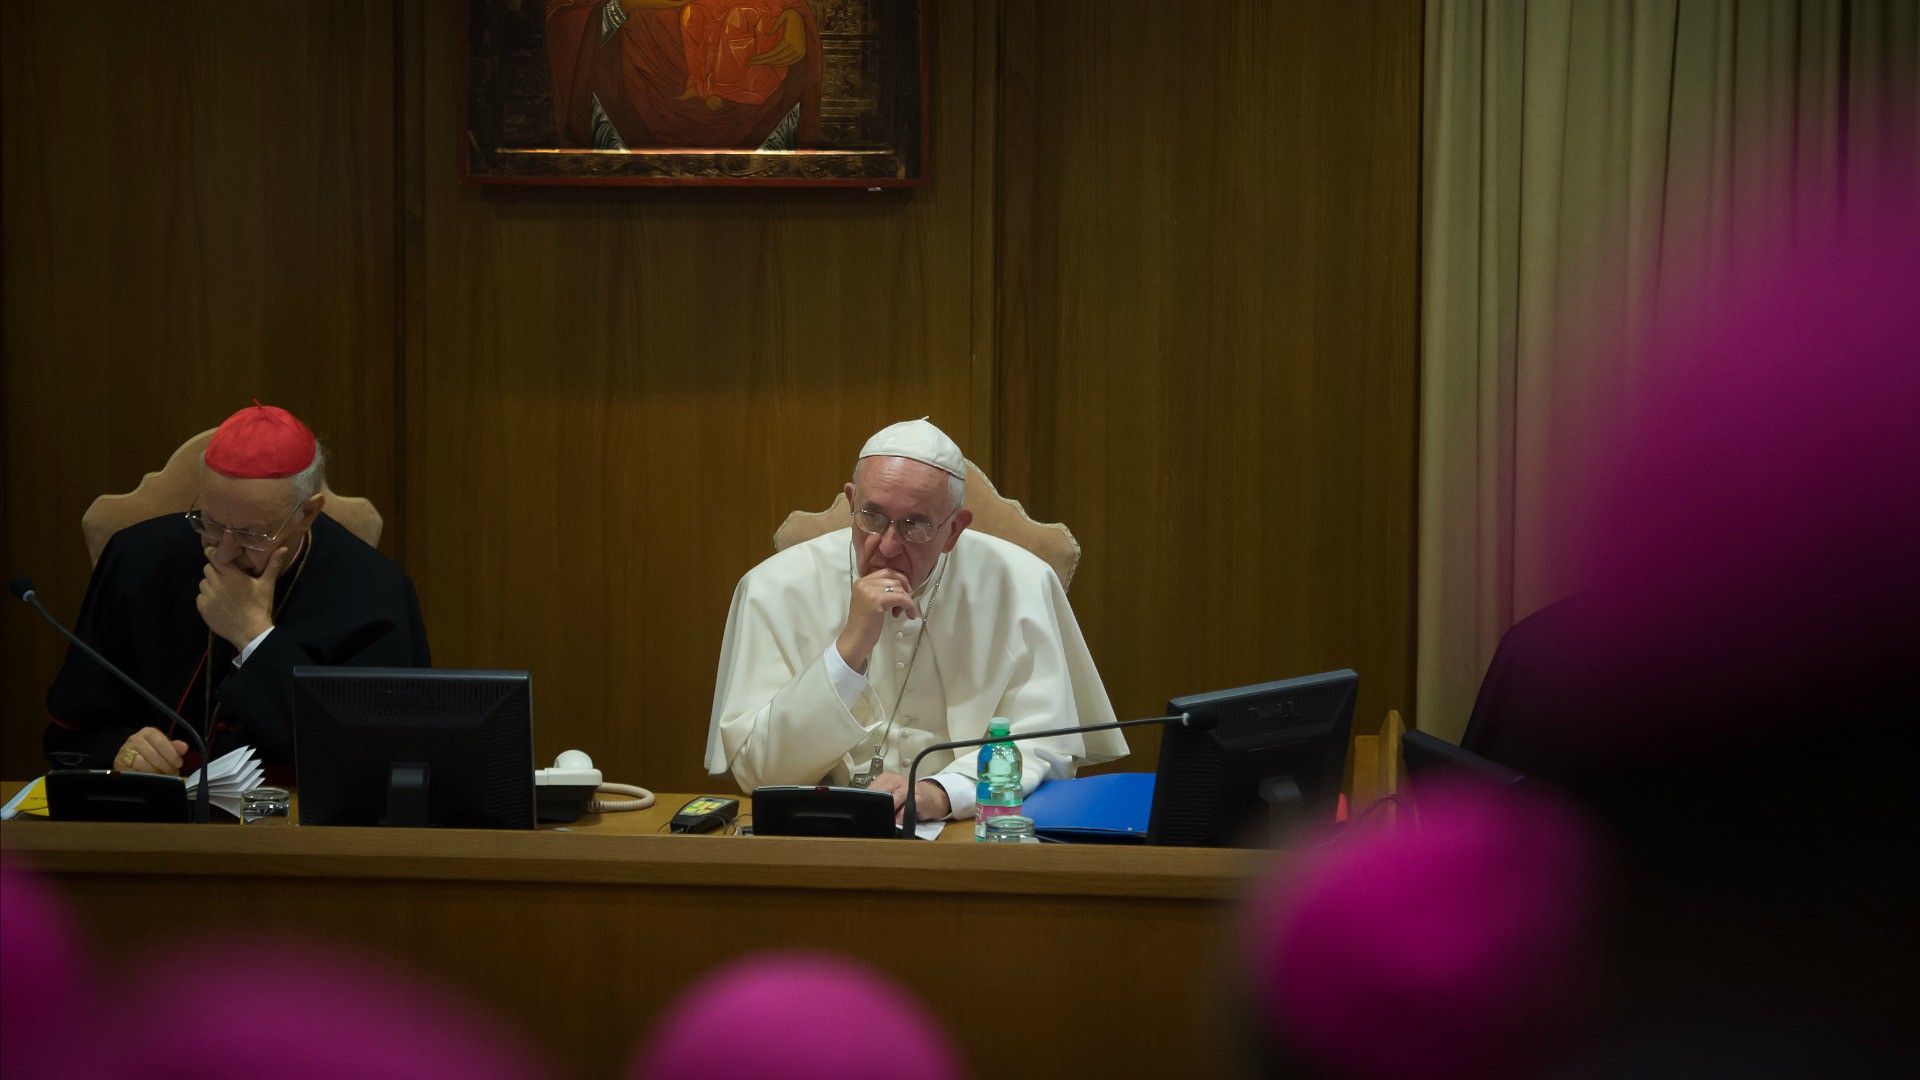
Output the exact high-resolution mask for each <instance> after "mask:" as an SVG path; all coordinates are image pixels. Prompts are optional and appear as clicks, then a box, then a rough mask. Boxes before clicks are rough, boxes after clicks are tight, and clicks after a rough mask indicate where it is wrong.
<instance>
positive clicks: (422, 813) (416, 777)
mask: <svg viewBox="0 0 1920 1080" xmlns="http://www.w3.org/2000/svg"><path fill="white" fill-rule="evenodd" d="M431 775H432V768H431V767H430V766H428V765H427V764H425V763H424V762H418V761H396V762H394V763H393V765H392V767H391V768H390V770H389V771H388V773H387V819H386V820H385V821H384V822H382V823H381V824H383V825H388V826H392V827H394V828H400V829H424V828H426V827H427V825H428V823H429V821H430V820H431V819H430V818H428V816H427V780H428V778H429V777H430V776H431Z"/></svg>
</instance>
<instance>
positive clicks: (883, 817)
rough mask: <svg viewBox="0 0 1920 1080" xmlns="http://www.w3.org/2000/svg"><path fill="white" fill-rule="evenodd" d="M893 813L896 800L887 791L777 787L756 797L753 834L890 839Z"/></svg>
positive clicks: (809, 786) (770, 788)
mask: <svg viewBox="0 0 1920 1080" xmlns="http://www.w3.org/2000/svg"><path fill="white" fill-rule="evenodd" d="M893 813H894V810H893V796H892V795H891V794H889V793H887V792H884V791H869V790H867V789H866V788H850V787H828V786H825V785H818V786H815V785H805V786H788V785H774V786H770V787H763V788H759V789H756V790H755V791H754V793H753V834H754V835H755V836H842V837H856V838H858V837H890V836H893V835H894V834H895V829H894V823H893Z"/></svg>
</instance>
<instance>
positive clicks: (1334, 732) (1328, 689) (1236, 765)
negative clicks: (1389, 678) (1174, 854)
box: [1147, 670, 1360, 847]
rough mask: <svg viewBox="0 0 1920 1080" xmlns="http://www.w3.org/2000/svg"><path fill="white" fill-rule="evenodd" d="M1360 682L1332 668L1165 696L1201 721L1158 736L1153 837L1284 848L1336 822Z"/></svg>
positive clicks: (1153, 840) (1155, 840) (1173, 708)
mask: <svg viewBox="0 0 1920 1080" xmlns="http://www.w3.org/2000/svg"><path fill="white" fill-rule="evenodd" d="M1359 687H1360V676H1358V675H1356V674H1354V673H1353V672H1351V671H1345V670H1342V671H1329V672H1327V673H1325V674H1322V675H1308V676H1306V677H1305V678H1300V679H1283V680H1281V681H1279V682H1270V683H1261V684H1260V685H1258V686H1243V687H1240V688H1239V689H1237V690H1220V691H1216V692H1214V693H1211V694H1196V695H1194V696H1193V697H1184V698H1175V699H1173V700H1172V701H1170V702H1168V703H1167V712H1168V713H1169V714H1174V713H1187V714H1189V715H1191V716H1193V717H1194V718H1195V719H1196V720H1199V721H1200V723H1199V724H1197V725H1195V726H1193V727H1168V728H1166V729H1165V733H1164V734H1162V735H1161V737H1160V768H1159V773H1158V776H1157V778H1156V779H1155V780H1154V785H1153V811H1152V814H1151V816H1150V817H1149V819H1148V822H1147V843H1149V844H1168V845H1179V846H1187V847H1267V846H1278V845H1282V844H1285V843H1287V842H1288V841H1289V840H1291V839H1292V838H1293V837H1294V836H1296V835H1297V834H1298V833H1299V832H1300V831H1301V830H1302V829H1303V828H1307V827H1311V826H1318V825H1332V824H1333V822H1334V816H1335V814H1336V813H1338V810H1339V803H1340V784H1341V781H1342V780H1343V779H1344V777H1345V773H1346V763H1347V736H1348V734H1349V732H1351V731H1352V729H1353V698H1354V694H1355V693H1356V692H1357V691H1358V690H1359Z"/></svg>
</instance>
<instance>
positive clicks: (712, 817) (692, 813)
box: [667, 795, 740, 833]
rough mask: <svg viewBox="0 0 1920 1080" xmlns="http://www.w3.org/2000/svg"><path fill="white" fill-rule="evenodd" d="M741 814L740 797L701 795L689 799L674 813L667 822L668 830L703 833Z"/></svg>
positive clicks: (721, 825)
mask: <svg viewBox="0 0 1920 1080" xmlns="http://www.w3.org/2000/svg"><path fill="white" fill-rule="evenodd" d="M739 816H740V800H739V799H723V798H721V797H720V796H718V795H701V796H699V797H698V798H695V799H691V800H688V802H687V805H685V806H683V807H681V808H680V811H679V812H678V813H676V814H674V815H673V820H672V821H670V822H668V823H667V831H668V832H677V833H703V832H712V831H714V830H715V829H718V828H721V827H723V826H725V825H727V824H728V823H730V822H732V821H733V819H734V818H736V817H739Z"/></svg>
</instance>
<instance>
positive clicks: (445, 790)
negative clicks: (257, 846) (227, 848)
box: [293, 667, 534, 829]
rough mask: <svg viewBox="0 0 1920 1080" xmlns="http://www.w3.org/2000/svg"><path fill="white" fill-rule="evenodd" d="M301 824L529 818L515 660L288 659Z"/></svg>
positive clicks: (525, 696)
mask: <svg viewBox="0 0 1920 1080" xmlns="http://www.w3.org/2000/svg"><path fill="white" fill-rule="evenodd" d="M293 725H294V738H295V742H296V744H297V748H298V758H297V759H296V761H295V772H296V775H297V779H298V783H299V790H300V824H302V825H392V826H399V827H405V828H425V827H429V826H432V827H440V828H452V829H531V828H533V822H534V785H533V774H534V761H533V695H532V687H531V681H530V679H529V678H528V676H527V673H526V672H524V671H429V670H425V669H421V668H344V667H296V668H294V669H293Z"/></svg>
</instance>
